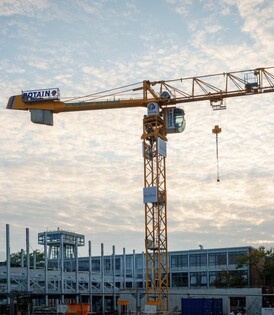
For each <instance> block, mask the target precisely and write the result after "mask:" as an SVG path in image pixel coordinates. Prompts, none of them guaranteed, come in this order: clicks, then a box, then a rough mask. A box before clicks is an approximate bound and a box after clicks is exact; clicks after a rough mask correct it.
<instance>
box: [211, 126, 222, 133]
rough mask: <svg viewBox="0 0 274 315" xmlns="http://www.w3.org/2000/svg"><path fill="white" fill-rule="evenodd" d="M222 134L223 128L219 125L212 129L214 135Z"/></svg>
mask: <svg viewBox="0 0 274 315" xmlns="http://www.w3.org/2000/svg"><path fill="white" fill-rule="evenodd" d="M220 132H222V128H220V127H219V126H218V125H216V126H215V127H214V128H213V129H212V133H214V134H216V136H217V135H218V133H220Z"/></svg>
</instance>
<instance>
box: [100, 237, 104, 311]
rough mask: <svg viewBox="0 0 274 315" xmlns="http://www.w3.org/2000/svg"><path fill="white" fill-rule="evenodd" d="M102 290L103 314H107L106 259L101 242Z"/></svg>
mask: <svg viewBox="0 0 274 315" xmlns="http://www.w3.org/2000/svg"><path fill="white" fill-rule="evenodd" d="M100 267H101V291H102V314H105V259H104V244H103V243H101V264H100Z"/></svg>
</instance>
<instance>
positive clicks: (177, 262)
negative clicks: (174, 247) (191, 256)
mask: <svg viewBox="0 0 274 315" xmlns="http://www.w3.org/2000/svg"><path fill="white" fill-rule="evenodd" d="M183 267H185V268H187V267H188V261H187V255H173V256H171V268H172V269H177V268H183Z"/></svg>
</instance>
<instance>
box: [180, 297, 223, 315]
mask: <svg viewBox="0 0 274 315" xmlns="http://www.w3.org/2000/svg"><path fill="white" fill-rule="evenodd" d="M181 314H182V315H222V314H223V301H222V299H213V298H209V299H205V298H182V300H181Z"/></svg>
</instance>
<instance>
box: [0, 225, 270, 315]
mask: <svg viewBox="0 0 274 315" xmlns="http://www.w3.org/2000/svg"><path fill="white" fill-rule="evenodd" d="M38 244H39V245H43V248H44V250H43V255H42V256H43V258H42V261H41V258H40V259H37V257H36V251H34V252H32V253H31V252H30V247H29V229H26V248H25V249H24V250H23V249H22V250H21V259H20V261H19V262H18V261H17V263H15V262H13V261H11V251H10V228H9V225H8V224H7V225H6V261H4V262H2V263H1V266H0V279H1V282H0V307H2V308H1V309H0V313H1V314H17V313H16V312H15V311H20V312H21V314H36V313H35V310H36V312H37V314H38V311H39V310H40V313H41V312H42V310H44V311H45V310H46V311H45V312H46V313H45V314H50V312H51V311H52V312H53V313H54V314H56V312H57V311H56V310H58V309H59V311H60V313H63V314H64V313H66V312H65V311H64V312H62V306H65V305H69V304H73V305H82V307H83V305H84V306H86V305H88V309H89V310H91V311H92V312H93V313H103V314H104V313H106V312H119V313H121V312H125V311H133V312H136V313H138V314H139V313H140V312H141V311H146V310H145V299H144V296H145V294H147V292H146V290H145V268H146V265H145V254H144V253H135V251H134V250H133V251H132V252H131V253H126V250H125V248H124V249H123V253H122V254H116V253H115V246H113V248H112V253H111V254H110V255H105V253H104V245H103V244H101V255H100V256H92V251H91V242H90V241H89V242H88V254H87V255H86V257H79V255H78V248H79V247H80V246H84V245H85V237H84V235H82V234H77V233H72V232H68V231H63V230H60V229H57V230H56V231H46V232H42V233H39V234H38ZM253 250H255V249H253V248H252V247H249V246H247V247H233V248H218V249H204V248H203V246H200V247H199V248H197V249H193V250H188V251H185V250H181V251H173V252H169V253H168V261H169V266H168V270H169V275H168V276H169V301H170V310H171V311H172V310H180V309H181V300H182V298H184V297H199V298H209V297H214V298H216V297H219V298H221V299H222V314H229V313H230V312H231V311H232V310H233V311H236V310H239V308H241V310H242V311H244V312H245V313H248V314H254V315H255V314H258V310H260V309H261V307H262V292H261V288H260V287H259V282H258V279H257V277H256V273H254V271H253V270H252V268H250V266H245V267H242V268H238V258H239V257H240V256H243V255H247V254H248V253H250V252H251V251H253ZM15 265H16V266H15ZM224 271H226V272H229V274H230V275H232V276H233V278H234V279H235V281H236V280H237V281H238V283H234V284H233V283H232V282H231V284H230V286H229V287H228V288H220V287H221V286H219V288H218V289H217V288H216V286H218V283H217V282H218V281H220V275H221V274H222V272H224ZM236 287H238V288H236ZM239 287H240V288H239ZM268 306H269V305H268ZM147 312H148V311H147ZM81 314H84V313H81Z"/></svg>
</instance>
